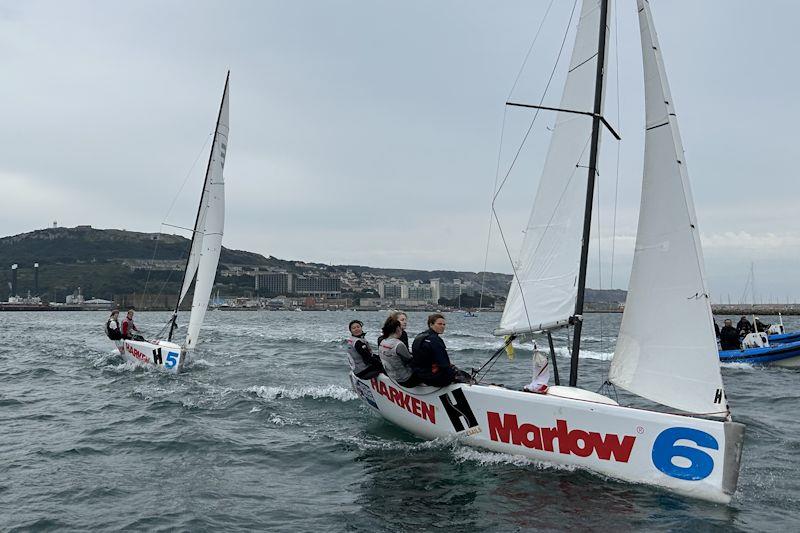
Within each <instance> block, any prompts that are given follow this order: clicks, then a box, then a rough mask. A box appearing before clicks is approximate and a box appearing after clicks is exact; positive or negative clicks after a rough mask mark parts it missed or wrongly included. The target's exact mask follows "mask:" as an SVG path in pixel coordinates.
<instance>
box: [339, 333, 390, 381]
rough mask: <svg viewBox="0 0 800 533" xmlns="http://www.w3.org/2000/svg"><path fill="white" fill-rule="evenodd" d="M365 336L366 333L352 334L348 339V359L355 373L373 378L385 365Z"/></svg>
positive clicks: (366, 377) (362, 377) (364, 377)
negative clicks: (382, 364) (357, 335)
mask: <svg viewBox="0 0 800 533" xmlns="http://www.w3.org/2000/svg"><path fill="white" fill-rule="evenodd" d="M365 336H366V333H363V334H362V335H361V336H360V337H356V336H354V335H350V338H348V339H347V359H348V362H349V363H350V370H352V371H353V374H355V375H356V376H357V377H359V378H361V379H371V378H374V377H375V376H377V375H378V374H380V373H381V372H382V371H383V367H382V366H381V360H380V358H379V357H378V356H376V355H375V354H373V353H372V350H371V349H370V347H369V344H367V341H366V340H365V339H364V337H365Z"/></svg>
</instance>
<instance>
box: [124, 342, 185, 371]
mask: <svg viewBox="0 0 800 533" xmlns="http://www.w3.org/2000/svg"><path fill="white" fill-rule="evenodd" d="M117 349H118V350H119V352H120V354H121V355H122V357H123V358H124V359H125V360H126V361H129V362H131V363H134V364H137V365H141V366H157V367H161V368H163V369H164V370H166V371H168V372H172V373H178V372H180V371H181V370H183V365H184V362H185V360H186V350H184V349H182V348H181V347H180V346H179V345H177V344H175V343H174V342H169V341H160V340H156V341H135V340H125V341H121V344H117Z"/></svg>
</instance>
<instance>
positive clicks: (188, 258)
mask: <svg viewBox="0 0 800 533" xmlns="http://www.w3.org/2000/svg"><path fill="white" fill-rule="evenodd" d="M230 77H231V71H230V70H229V71H228V73H227V75H226V76H225V88H224V89H223V90H222V100H221V101H220V103H219V111H218V112H217V122H216V124H215V125H214V138H213V139H212V140H211V150H209V153H208V163H207V164H206V177H205V179H204V180H203V189H202V191H203V192H201V193H200V202H199V204H198V206H197V216H196V217H195V220H194V231H193V232H192V242H191V243H190V244H189V255H187V256H186V266H185V267H184V273H183V278H184V283H185V282H186V276H189V275H194V273H191V274H190V273H189V262H190V261H191V258H192V251H193V250H194V245H195V241H196V239H197V233H198V232H199V231H200V228H198V227H197V224H198V223H199V222H200V215H201V214H202V212H203V197H204V196H205V191H206V189H207V188H208V179H209V175H210V174H211V160H212V158H213V157H214V143H216V142H217V136H218V135H219V121H220V118H221V117H222V107H223V105H225V95H226V94H227V92H228V81H229V80H230ZM181 285H183V283H182V284H181ZM182 288H183V287H181V289H182ZM187 290H188V288H187ZM180 305H181V293H178V301H177V303H176V304H175V310H174V311H173V312H172V318H171V319H170V322H171V323H170V326H169V335H168V336H167V340H169V341H171V340H172V334H173V333H174V331H175V329H176V328H177V327H178V325H177V323H176V321H177V319H178V308H179V307H180Z"/></svg>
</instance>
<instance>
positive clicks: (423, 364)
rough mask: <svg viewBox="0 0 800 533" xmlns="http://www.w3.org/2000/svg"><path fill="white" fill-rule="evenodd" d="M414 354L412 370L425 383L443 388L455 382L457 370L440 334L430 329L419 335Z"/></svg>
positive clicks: (415, 340) (415, 341)
mask: <svg viewBox="0 0 800 533" xmlns="http://www.w3.org/2000/svg"><path fill="white" fill-rule="evenodd" d="M412 353H413V356H414V357H413V359H412V360H411V368H412V370H413V371H414V374H416V375H417V376H419V378H420V379H421V380H422V382H423V383H425V384H427V385H434V386H437V387H443V386H445V385H449V384H450V383H452V382H453V378H454V377H455V369H454V368H453V365H452V364H451V363H450V356H449V355H447V347H446V346H445V345H444V341H443V340H442V338H441V337H440V336H439V334H438V333H436V332H435V331H433V330H432V329H428V330H427V331H423V332H422V333H420V334H419V335H417V337H416V338H415V339H414V346H413V349H412Z"/></svg>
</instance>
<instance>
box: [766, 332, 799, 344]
mask: <svg viewBox="0 0 800 533" xmlns="http://www.w3.org/2000/svg"><path fill="white" fill-rule="evenodd" d="M798 341H800V331H792V332H791V333H779V334H777V335H770V336H769V343H770V344H788V343H790V342H798Z"/></svg>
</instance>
